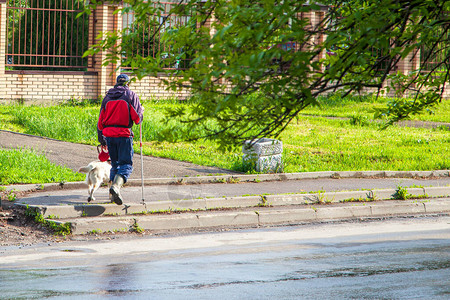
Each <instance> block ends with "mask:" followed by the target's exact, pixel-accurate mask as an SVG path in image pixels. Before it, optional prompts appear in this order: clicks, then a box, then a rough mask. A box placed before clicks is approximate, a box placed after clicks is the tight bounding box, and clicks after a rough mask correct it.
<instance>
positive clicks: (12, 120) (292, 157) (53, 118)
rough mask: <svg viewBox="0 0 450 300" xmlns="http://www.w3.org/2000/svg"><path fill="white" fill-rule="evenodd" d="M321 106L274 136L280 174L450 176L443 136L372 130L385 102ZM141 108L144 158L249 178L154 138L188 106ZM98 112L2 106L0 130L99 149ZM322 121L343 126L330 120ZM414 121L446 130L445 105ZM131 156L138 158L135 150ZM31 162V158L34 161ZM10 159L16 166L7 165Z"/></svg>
mask: <svg viewBox="0 0 450 300" xmlns="http://www.w3.org/2000/svg"><path fill="white" fill-rule="evenodd" d="M319 101H320V102H321V104H322V106H321V107H312V108H308V109H306V110H305V111H303V114H302V115H300V116H299V117H298V118H297V119H296V120H294V121H293V123H292V124H290V125H289V126H288V127H287V130H286V131H285V132H283V133H282V135H281V136H280V139H281V140H282V141H283V146H284V153H283V159H284V162H285V169H284V170H285V172H311V171H328V170H333V171H351V170H434V169H450V161H449V159H448V153H449V150H450V136H449V131H448V129H446V128H441V129H426V128H406V127H397V126H392V127H389V128H388V129H386V130H379V128H378V125H377V124H376V123H374V122H371V120H372V118H373V113H371V111H372V110H373V108H379V107H382V106H383V105H385V104H386V102H387V101H389V99H385V98H378V99H375V98H372V97H363V98H357V97H353V98H348V99H344V100H342V99H338V98H333V97H330V98H323V99H319ZM143 105H144V107H145V115H144V122H143V141H144V153H145V154H147V155H153V156H158V157H166V158H172V159H176V160H182V161H189V162H193V163H195V164H199V165H208V166H216V167H221V168H225V169H232V170H236V171H247V170H248V169H247V168H246V166H244V165H243V163H242V154H241V149H239V148H238V149H235V150H232V151H227V152H220V151H218V150H217V146H216V144H215V143H214V142H211V141H197V142H189V143H188V142H180V143H168V142H166V141H164V140H163V139H162V138H161V137H160V135H159V133H160V132H161V131H163V130H164V129H165V128H167V125H168V124H167V123H166V122H165V121H164V111H165V110H166V109H167V108H174V107H180V106H182V105H188V104H180V103H177V102H176V101H168V102H164V101H145V102H144V103H143ZM98 112H99V105H98V104H97V105H95V104H83V105H59V106H54V107H40V106H31V107H28V106H27V107H25V106H20V105H0V117H2V120H4V122H2V123H0V128H1V129H8V130H13V131H18V132H23V133H28V134H33V135H40V136H46V137H51V138H55V139H60V140H65V141H70V142H76V143H85V144H90V145H97V132H96V123H97V118H98ZM310 115H312V116H310ZM328 116H334V117H341V118H343V119H339V118H337V119H330V118H328ZM61 118H62V120H61ZM415 119H417V120H427V121H436V122H449V120H450V101H443V102H442V103H441V104H440V106H439V107H437V108H435V114H433V115H429V114H423V115H420V116H417V117H416V118H415ZM169 123H170V124H175V125H176V126H177V127H178V128H180V127H181V126H183V125H182V124H180V123H179V122H178V121H177V120H171V121H169ZM133 130H134V132H135V134H136V135H138V134H139V128H138V127H137V126H135V127H134V128H133ZM135 140H138V138H136V139H135ZM135 151H139V145H138V143H137V142H136V143H135ZM27 155H29V154H27ZM32 155H35V156H36V154H35V153H34V154H32ZM15 159H20V158H19V157H17V158H14V159H13V160H15ZM35 160H37V161H40V160H41V159H35ZM3 163H4V162H3ZM40 163H41V162H39V163H37V164H40ZM52 172H53V171H52ZM10 173H11V172H10ZM44 173H47V172H46V171H45V172H44ZM49 174H52V176H47V178H45V180H46V181H43V179H40V180H39V179H36V180H37V182H40V183H42V182H52V181H55V182H58V181H63V180H66V181H70V180H72V179H70V176H69V175H64V176H59V177H58V178H56V177H55V175H53V173H50V172H49ZM72 175H73V174H72ZM8 176H12V175H8ZM73 176H74V178H76V179H75V180H79V178H81V177H77V176H81V175H80V174H78V175H73ZM48 177H50V178H48ZM52 177H53V178H52ZM2 178H7V177H5V176H4V177H2ZM81 179H82V178H81ZM3 180H5V179H3ZM22 180H23V181H24V182H26V181H25V180H27V179H26V178H24V176H22V177H19V178H18V179H15V180H14V182H20V181H22ZM3 184H5V183H3Z"/></svg>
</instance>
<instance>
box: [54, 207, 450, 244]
mask: <svg viewBox="0 0 450 300" xmlns="http://www.w3.org/2000/svg"><path fill="white" fill-rule="evenodd" d="M443 213H445V214H448V213H450V199H432V200H430V199H422V200H403V201H400V200H391V201H377V202H371V203H361V202H358V203H340V204H331V205H327V204H317V205H295V206H285V207H254V208H241V209H232V210H225V211H195V212H192V211H191V212H184V213H154V214H142V215H140V214H136V215H122V216H116V217H114V216H100V217H84V218H83V217H82V218H68V219H61V220H52V221H53V222H55V223H56V224H66V223H70V227H71V230H72V234H74V235H80V234H90V233H103V232H128V231H133V230H135V231H139V230H153V231H158V230H159V231H161V230H164V231H166V230H180V229H200V228H220V227H227V228H239V227H260V226H274V225H295V224H302V223H310V222H323V221H332V220H352V219H361V218H379V217H389V216H399V215H408V216H410V215H418V214H421V215H425V214H443Z"/></svg>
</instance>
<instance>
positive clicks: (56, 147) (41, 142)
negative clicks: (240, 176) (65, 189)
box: [0, 130, 237, 179]
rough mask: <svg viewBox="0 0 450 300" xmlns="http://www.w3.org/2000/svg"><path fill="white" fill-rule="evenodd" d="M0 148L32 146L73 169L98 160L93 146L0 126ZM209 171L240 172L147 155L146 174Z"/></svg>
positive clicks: (133, 176) (136, 174)
mask: <svg viewBox="0 0 450 300" xmlns="http://www.w3.org/2000/svg"><path fill="white" fill-rule="evenodd" d="M0 148H6V149H16V148H32V149H34V150H35V151H36V152H38V153H43V154H44V155H45V156H46V157H47V158H48V159H49V160H50V161H51V162H52V163H54V164H57V165H60V166H66V167H68V168H70V169H72V170H74V171H78V169H79V168H80V167H82V166H86V165H87V164H88V163H90V162H91V161H94V160H98V153H97V148H96V147H94V146H89V145H83V144H75V143H69V142H63V141H58V140H55V139H49V138H45V137H38V136H32V135H27V134H20V133H14V132H10V131H4V130H0ZM140 162H141V157H140V154H139V153H135V156H134V166H133V167H134V171H133V173H132V174H131V177H130V178H131V179H139V178H141V163H140ZM208 174H237V173H236V172H233V171H230V170H224V169H220V168H214V167H204V166H199V165H195V164H192V163H187V162H181V161H176V160H172V159H166V158H157V157H150V156H144V178H160V177H174V176H176V177H182V176H196V175H208Z"/></svg>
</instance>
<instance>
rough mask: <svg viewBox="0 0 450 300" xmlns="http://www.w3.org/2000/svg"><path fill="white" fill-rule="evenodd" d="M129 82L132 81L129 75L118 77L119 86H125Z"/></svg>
mask: <svg viewBox="0 0 450 300" xmlns="http://www.w3.org/2000/svg"><path fill="white" fill-rule="evenodd" d="M128 81H130V77H128V75H126V74H120V75H119V76H117V84H119V85H124V84H126V83H127V82H128Z"/></svg>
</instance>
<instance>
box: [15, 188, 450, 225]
mask: <svg viewBox="0 0 450 300" xmlns="http://www.w3.org/2000/svg"><path fill="white" fill-rule="evenodd" d="M405 190H406V192H407V195H409V197H413V198H419V199H421V198H430V197H449V196H450V187H429V188H407V189H405ZM396 193H397V190H396V189H384V190H365V191H348V192H324V193H314V194H283V195H263V196H242V197H225V198H209V199H208V198H206V199H190V200H171V201H153V202H148V203H145V204H125V205H115V204H112V203H105V204H80V205H46V206H43V205H25V204H20V203H17V204H15V205H17V206H19V207H23V208H26V207H30V208H35V209H38V210H39V211H40V213H41V214H42V215H43V216H44V218H52V219H55V218H57V219H63V218H77V217H98V216H122V215H135V214H149V213H161V212H186V211H193V210H214V209H223V208H248V207H259V206H263V207H267V206H274V207H277V206H288V205H310V204H332V203H347V202H354V203H358V202H374V201H377V200H392V199H396Z"/></svg>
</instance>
